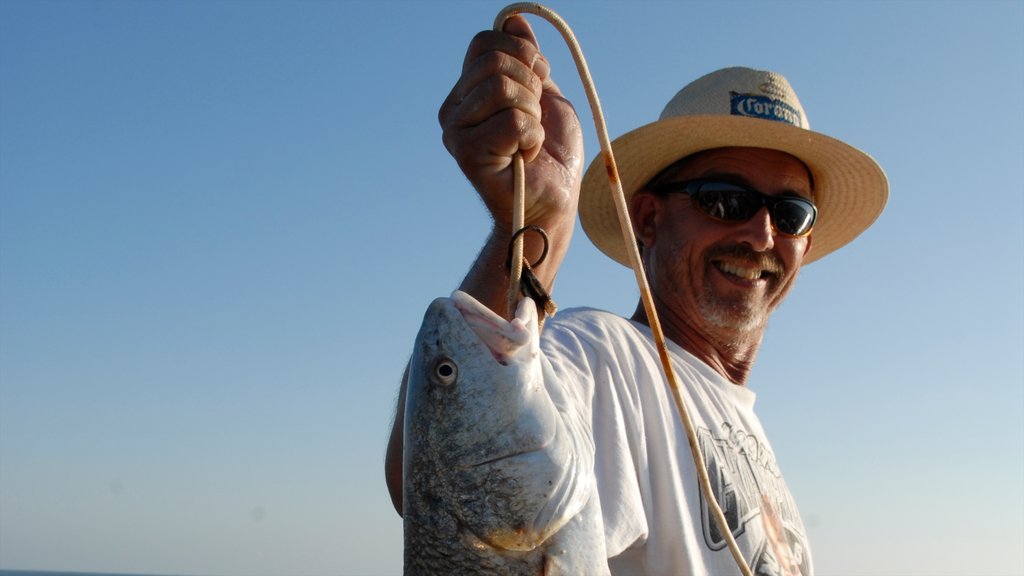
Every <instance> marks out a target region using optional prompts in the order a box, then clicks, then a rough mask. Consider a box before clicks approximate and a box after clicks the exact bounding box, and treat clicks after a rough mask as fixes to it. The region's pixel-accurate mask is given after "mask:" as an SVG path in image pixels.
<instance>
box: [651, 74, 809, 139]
mask: <svg viewBox="0 0 1024 576" xmlns="http://www.w3.org/2000/svg"><path fill="white" fill-rule="evenodd" d="M705 114H709V115H728V116H745V117H748V118H761V119H764V120H772V121H775V122H782V123H785V124H790V125H792V126H797V127H799V128H803V129H805V130H809V129H810V123H809V122H808V120H807V114H806V113H804V108H803V106H802V105H801V104H800V100H799V99H798V98H797V96H796V92H794V91H793V87H792V86H790V85H789V82H788V81H787V80H786V78H785V77H784V76H782V75H781V74H777V73H775V72H768V71H764V70H754V69H753V68H744V67H733V68H723V69H721V70H716V71H714V72H711V73H710V74H706V75H704V76H701V77H700V78H698V79H696V80H694V81H693V82H691V83H689V84H687V85H686V86H684V87H683V89H682V90H680V91H679V92H677V93H676V95H675V96H673V97H672V99H671V100H669V102H668V104H667V105H666V106H665V109H664V110H663V111H662V112H661V116H660V118H659V119H660V120H665V119H667V118H671V117H675V116H691V115H705Z"/></svg>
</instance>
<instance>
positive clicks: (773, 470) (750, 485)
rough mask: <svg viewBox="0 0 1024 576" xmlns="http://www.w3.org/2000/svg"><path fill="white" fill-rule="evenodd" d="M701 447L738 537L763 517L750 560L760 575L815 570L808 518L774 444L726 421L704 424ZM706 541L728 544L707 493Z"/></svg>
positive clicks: (721, 545) (795, 574)
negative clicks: (781, 470)
mask: <svg viewBox="0 0 1024 576" xmlns="http://www.w3.org/2000/svg"><path fill="white" fill-rule="evenodd" d="M699 436H700V448H701V452H702V453H703V455H704V465H705V466H706V467H707V471H708V476H709V477H710V479H711V489H712V491H714V493H715V498H716V499H717V500H718V505H719V506H720V507H721V508H722V512H723V513H724V514H725V518H726V520H727V523H728V525H729V529H730V531H731V532H732V535H733V537H734V538H736V539H737V540H738V539H739V538H740V536H741V535H743V534H744V533H746V532H747V531H748V530H750V528H751V527H752V524H751V522H758V523H760V525H761V530H750V531H751V532H752V533H753V534H763V537H760V538H759V541H758V542H757V543H756V546H755V548H756V549H755V552H754V557H753V559H752V560H751V561H750V566H751V569H752V570H753V572H754V574H757V575H759V576H804V575H806V574H808V573H809V572H810V566H809V563H808V562H807V558H806V556H805V552H806V550H807V548H806V546H807V545H806V542H807V538H806V536H805V535H804V534H803V532H802V523H801V522H800V516H799V513H798V512H797V509H796V506H795V505H794V503H793V498H792V496H790V493H789V490H788V489H787V488H786V485H785V482H784V480H783V479H782V475H781V474H780V473H779V469H778V466H777V465H776V463H775V456H774V455H773V454H772V453H771V450H770V449H769V448H768V446H767V445H766V444H765V443H764V442H762V441H761V440H760V439H758V438H757V437H756V436H754V435H753V434H749V433H748V432H747V431H746V430H743V429H741V428H738V427H736V426H734V425H733V424H731V423H729V422H724V423H723V424H722V426H721V429H719V430H717V431H714V432H713V431H711V430H708V429H706V428H701V429H700V432H699ZM701 514H702V518H703V524H704V541H705V542H706V543H707V545H708V547H709V548H711V549H712V550H721V549H722V548H725V547H726V543H725V538H723V536H722V533H721V532H720V531H719V530H718V526H717V525H716V523H715V521H714V519H712V518H711V516H710V512H709V510H708V503H707V500H706V499H705V498H704V495H703V494H701Z"/></svg>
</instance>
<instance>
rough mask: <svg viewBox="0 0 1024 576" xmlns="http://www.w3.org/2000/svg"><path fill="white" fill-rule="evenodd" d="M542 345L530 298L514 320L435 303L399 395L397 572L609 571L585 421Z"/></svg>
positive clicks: (464, 300) (463, 302) (472, 305)
mask: <svg viewBox="0 0 1024 576" xmlns="http://www.w3.org/2000/svg"><path fill="white" fill-rule="evenodd" d="M557 384H558V383H557V382H554V381H553V375H552V371H551V368H550V365H549V364H548V363H547V362H546V361H544V359H543V357H542V355H541V354H540V351H539V331H538V325H537V313H536V308H535V305H534V304H533V302H532V301H530V300H529V299H524V300H523V302H521V303H520V305H519V310H518V311H517V313H516V318H514V319H513V320H512V321H511V322H508V321H506V320H505V319H503V318H501V317H499V316H498V315H496V314H494V313H493V312H491V311H490V310H489V309H487V308H486V307H485V306H483V305H482V304H480V303H479V302H477V301H476V300H474V299H473V298H472V297H470V296H468V295H466V294H464V293H462V292H456V293H454V294H452V297H451V298H439V299H437V300H435V301H434V302H433V303H432V304H431V306H430V308H429V309H428V310H427V312H426V314H425V316H424V319H423V324H422V325H421V328H420V332H419V334H418V336H417V338H416V344H415V348H414V351H413V357H412V361H411V364H410V370H409V379H408V387H407V390H406V408H405V437H404V443H405V444H404V462H403V510H404V513H403V516H404V530H405V574H406V576H412V575H420V574H500V575H510V576H511V575H516V576H519V575H523V576H525V575H540V574H545V575H553V574H587V575H601V574H607V572H608V568H607V560H606V556H605V548H604V534H603V529H602V525H601V520H600V508H599V503H598V499H597V497H596V490H595V484H594V475H593V464H594V448H593V441H592V436H591V434H590V431H589V425H588V424H587V419H586V417H585V416H584V415H583V414H582V413H581V411H580V409H579V408H578V407H577V406H574V404H573V402H572V401H570V399H569V398H568V397H567V395H566V394H565V391H564V390H562V389H561V388H560V387H559V386H558V385H557Z"/></svg>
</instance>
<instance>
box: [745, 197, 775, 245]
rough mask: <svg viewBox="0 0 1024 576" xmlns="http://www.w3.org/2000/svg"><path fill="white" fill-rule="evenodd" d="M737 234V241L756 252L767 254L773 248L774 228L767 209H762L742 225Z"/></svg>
mask: <svg viewBox="0 0 1024 576" xmlns="http://www.w3.org/2000/svg"><path fill="white" fill-rule="evenodd" d="M738 233H739V235H740V237H739V238H738V240H739V241H740V242H743V243H745V244H747V245H749V246H750V247H751V248H752V249H753V250H754V251H756V252H767V251H769V250H771V249H772V248H774V247H775V228H773V227H772V220H771V216H770V215H769V214H768V208H767V207H762V208H761V209H760V210H758V212H757V214H754V217H753V218H751V219H750V220H748V221H746V222H744V223H742V224H741V225H740V227H739V230H738Z"/></svg>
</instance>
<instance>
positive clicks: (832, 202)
mask: <svg viewBox="0 0 1024 576" xmlns="http://www.w3.org/2000/svg"><path fill="white" fill-rule="evenodd" d="M723 147H750V148H767V149H771V150H779V151H782V152H787V153H789V154H792V155H793V156H795V157H797V158H798V159H800V160H801V161H802V162H803V163H804V164H805V165H806V166H807V168H808V169H809V170H810V172H811V176H812V178H813V179H814V203H815V204H816V205H817V207H818V219H817V221H816V223H815V225H814V231H813V232H812V233H811V234H812V237H813V241H812V242H811V250H810V252H808V253H807V256H806V257H805V258H804V264H808V263H810V262H813V261H815V260H817V259H819V258H821V257H823V256H825V255H826V254H829V253H831V252H834V251H835V250H837V249H839V248H841V247H842V246H844V245H846V244H848V243H849V242H851V241H852V240H853V239H854V238H856V237H857V236H859V235H860V234H861V232H863V231H864V230H866V229H867V228H868V227H869V226H870V225H871V224H872V223H873V222H874V221H875V220H876V219H877V218H878V216H879V214H881V212H882V209H883V208H884V207H885V203H886V201H887V199H888V197H889V184H888V181H887V179H886V177H885V172H883V171H882V168H881V167H880V166H879V165H878V163H877V162H875V161H874V159H872V158H871V157H870V156H868V155H867V154H866V153H864V152H862V151H860V150H858V149H856V148H854V147H853V146H850V145H849V144H846V143H844V142H842V141H839V140H836V139H835V138H831V137H829V136H825V135H824V134H820V133H818V132H812V131H810V130H805V129H803V128H798V127H796V126H791V125H789V124H785V123H782V122H774V121H771V120H762V119H757V118H746V117H740V116H722V115H693V116H677V117H673V118H667V119H664V120H659V121H657V122H653V123H651V124H647V125H646V126H641V127H640V128H637V129H636V130H633V131H631V132H628V133H626V134H624V135H622V136H620V137H619V138H617V139H615V140H614V141H613V142H612V153H613V154H614V156H615V164H616V166H617V167H618V170H619V178H620V181H621V182H622V189H623V191H624V192H625V194H626V204H627V205H628V204H629V203H630V202H631V201H632V199H633V196H634V195H635V194H636V192H637V191H638V190H640V188H642V187H643V186H644V185H646V184H647V183H648V182H650V180H651V179H652V178H654V177H655V176H656V175H658V173H660V172H661V171H662V170H664V169H665V168H667V167H668V166H669V165H671V164H672V163H673V162H676V161H677V160H680V159H682V158H685V157H686V156H689V155H691V154H695V153H697V152H701V151H703V150H710V149H712V148H723ZM579 210H580V222H581V224H582V225H583V230H584V231H585V232H586V234H587V236H588V237H589V238H590V240H591V242H593V243H594V245H595V246H597V248H598V249H600V250H601V251H602V252H604V253H605V254H607V255H608V256H609V257H611V258H612V259H613V260H615V261H617V262H619V263H620V264H622V265H624V266H627V267H628V266H630V264H629V256H628V252H627V250H626V246H625V240H624V239H623V234H622V231H621V229H620V227H619V220H618V215H617V214H616V210H615V202H614V200H613V198H612V189H611V185H610V184H609V182H608V174H607V169H606V168H605V164H604V161H603V160H602V158H601V156H600V155H598V157H597V158H596V159H595V160H594V161H593V162H591V164H590V167H589V168H588V169H587V172H586V174H584V176H583V185H582V190H581V192H580V207H579Z"/></svg>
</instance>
